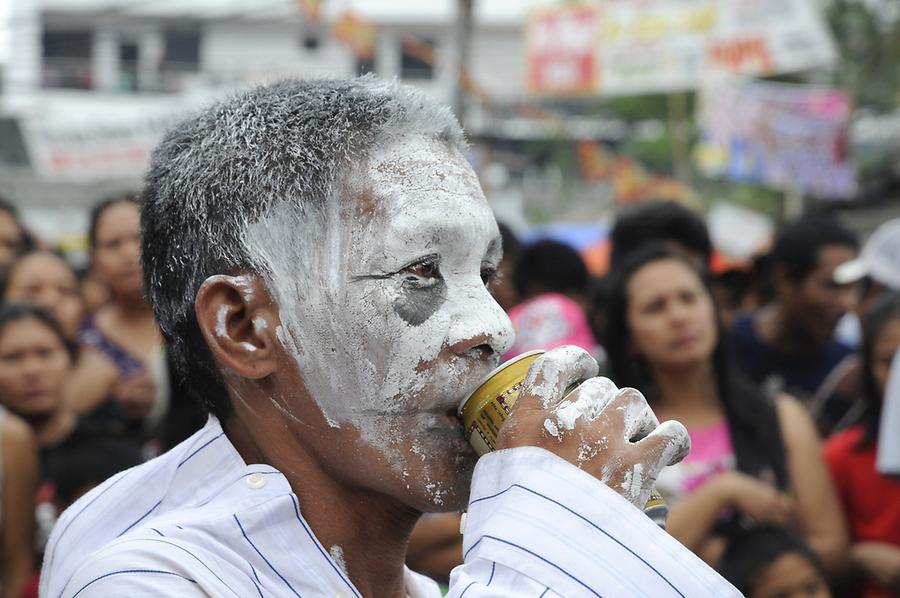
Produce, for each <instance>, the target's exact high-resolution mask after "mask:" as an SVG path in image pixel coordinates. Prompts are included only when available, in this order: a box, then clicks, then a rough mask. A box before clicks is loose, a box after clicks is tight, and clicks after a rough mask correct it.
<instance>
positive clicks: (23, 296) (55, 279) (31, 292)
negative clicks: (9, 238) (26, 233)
mask: <svg viewBox="0 0 900 598" xmlns="http://www.w3.org/2000/svg"><path fill="white" fill-rule="evenodd" d="M2 298H3V302H4V303H30V304H32V305H36V306H38V307H40V308H42V309H44V310H46V311H47V312H48V313H49V314H50V315H51V316H53V317H54V318H55V319H56V321H57V322H58V323H59V325H60V326H61V327H62V329H63V332H65V334H66V340H68V341H69V342H75V340H76V338H77V335H78V328H79V326H80V325H81V320H82V319H83V318H84V313H85V309H84V301H83V300H82V298H81V292H80V290H79V286H78V277H77V276H76V274H75V271H74V270H73V269H72V267H71V266H70V265H69V263H68V262H67V261H66V260H64V259H63V258H62V257H61V256H59V255H57V254H55V253H53V252H50V251H32V252H30V253H25V254H22V255H20V256H19V257H18V258H17V259H16V260H15V261H14V262H13V263H12V264H11V265H10V267H9V270H8V271H7V275H6V280H5V284H4V285H3V290H2Z"/></svg>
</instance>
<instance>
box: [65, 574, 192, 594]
mask: <svg viewBox="0 0 900 598" xmlns="http://www.w3.org/2000/svg"><path fill="white" fill-rule="evenodd" d="M126 573H157V574H160V575H173V576H175V577H180V578H181V579H183V580H185V581H189V582H191V583H197V582H196V581H195V580H193V579H191V578H190V577H185V576H184V575H179V574H177V573H174V572H172V571H162V570H160V569H123V570H121V571H112V572H110V573H106V574H105V575H101V576H100V577H95V578H94V579H92V580H91V581H89V582H88V583H86V584H85V585H84V587H82V588H81V589H80V590H78V591H77V592H75V593H74V594H72V598H76V596H78V594H80V593H82V592H83V591H85V590H86V589H87V588H88V587H89V586H90V585H92V584H95V583H97V582H98V581H100V580H101V579H105V578H107V577H112V576H113V575H124V574H126Z"/></svg>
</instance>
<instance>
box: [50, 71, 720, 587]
mask: <svg viewBox="0 0 900 598" xmlns="http://www.w3.org/2000/svg"><path fill="white" fill-rule="evenodd" d="M464 148H465V146H464V141H463V137H462V132H461V131H460V129H459V126H458V125H457V123H456V122H455V120H454V119H453V117H452V115H451V114H450V112H449V111H448V110H447V109H445V108H442V107H439V106H437V105H435V104H434V103H433V102H431V101H430V100H428V99H427V98H426V97H425V96H424V95H422V94H421V93H419V92H416V91H413V90H411V89H409V88H406V87H403V86H399V85H396V84H390V83H384V82H380V81H378V80H377V79H373V78H363V79H356V80H347V81H315V82H296V81H294V82H283V83H279V84H275V85H272V86H268V87H262V88H258V89H255V90H253V91H250V92H246V93H243V94H241V95H238V96H236V97H234V98H232V99H230V100H228V101H226V102H224V103H222V104H219V105H217V106H215V107H214V108H212V109H210V110H207V111H206V112H204V113H202V114H200V115H199V116H198V117H196V118H194V119H193V120H190V121H188V122H186V123H184V124H182V125H181V126H179V127H178V128H177V129H175V130H173V131H172V132H170V133H169V134H168V135H167V137H166V138H165V139H164V140H163V142H162V143H161V145H160V146H159V148H158V149H157V150H156V152H155V153H154V156H153V160H152V164H151V168H150V171H149V174H148V176H147V180H146V188H145V190H144V194H143V207H142V226H143V252H142V260H143V263H144V272H145V284H146V290H147V294H148V297H149V300H150V302H151V304H152V305H153V308H154V310H155V312H156V315H157V318H158V320H159V323H160V326H161V328H162V330H163V332H164V334H165V336H166V340H167V341H168V343H169V346H170V349H171V351H172V352H173V355H174V357H175V358H176V361H177V362H178V363H179V364H180V367H182V368H183V370H184V374H185V376H184V377H185V379H186V380H189V381H191V383H192V384H193V387H194V391H195V393H196V394H197V395H198V396H199V397H200V398H201V399H202V400H203V401H204V402H205V404H206V405H207V407H208V408H209V411H210V414H211V415H210V418H209V422H208V423H207V425H206V427H205V428H203V429H202V430H201V431H199V432H198V433H197V434H195V435H194V436H192V437H191V438H189V439H188V440H187V441H185V442H184V443H182V444H180V445H178V446H177V447H175V448H174V449H172V450H171V451H170V452H168V453H166V454H164V455H162V456H161V457H159V458H157V459H154V460H153V461H150V462H148V463H145V464H144V465H142V466H140V467H137V468H135V469H132V470H129V471H127V472H125V473H123V474H121V475H118V476H116V477H114V478H112V479H110V480H109V481H107V482H106V483H105V484H103V485H102V486H100V487H99V488H97V489H96V490H94V491H92V492H90V493H89V494H87V495H86V496H85V497H84V498H82V499H81V500H80V501H79V502H78V503H76V504H75V505H74V506H73V507H72V508H71V509H70V510H69V511H67V512H66V513H65V515H64V516H63V517H62V518H61V520H60V522H59V524H58V525H57V527H56V529H55V530H54V533H53V537H52V538H51V541H50V546H49V549H48V551H47V553H46V557H45V567H44V572H43V576H42V595H44V596H53V597H57V596H80V597H86V596H138V595H140V596H150V595H152V596H202V595H212V596H235V595H236V596H241V597H246V596H304V597H307V596H366V597H378V598H382V597H385V598H399V597H404V596H413V597H432V596H439V595H440V593H439V591H438V589H437V587H436V585H435V584H434V583H433V582H431V581H430V580H428V579H426V578H424V577H422V576H419V575H416V574H415V573H412V572H410V571H409V570H407V569H405V567H404V565H403V560H404V554H405V550H406V543H407V539H408V537H409V534H410V532H411V530H412V528H413V526H414V524H415V522H416V520H417V519H418V518H419V516H420V515H421V513H422V512H425V511H449V510H461V509H466V508H467V507H466V505H467V503H468V517H467V522H466V523H465V525H464V530H463V531H464V538H465V551H466V559H465V560H466V562H465V564H464V565H462V566H461V567H459V568H457V569H456V571H455V572H454V574H453V577H452V579H451V591H450V593H451V595H453V596H463V595H465V596H467V597H469V598H472V597H475V596H489V595H490V596H535V597H537V596H548V597H549V596H593V595H600V594H601V593H602V594H603V595H607V596H609V595H613V596H615V595H618V596H623V595H628V596H632V595H642V594H643V595H652V596H669V595H672V596H675V595H682V596H683V595H691V596H698V595H715V596H723V595H729V594H730V593H732V594H733V593H734V591H733V589H732V588H731V587H730V586H729V585H728V584H727V583H725V582H724V581H723V580H722V579H721V578H720V577H718V576H717V575H716V574H715V573H714V572H713V571H712V570H710V569H709V568H708V567H706V566H705V565H704V564H703V563H702V562H701V561H699V559H697V558H695V557H694V556H693V555H692V554H690V553H689V552H687V551H686V550H685V549H684V548H682V547H681V546H680V545H679V544H678V543H677V542H676V541H674V540H673V539H672V538H670V537H669V536H667V535H666V534H665V533H664V532H663V531H661V530H660V529H658V528H657V527H655V526H654V525H653V523H652V522H651V521H650V520H649V519H648V518H647V517H645V516H644V515H643V514H642V513H641V511H640V510H639V509H638V508H635V506H639V505H641V504H643V502H644V501H645V500H646V498H647V496H648V493H649V489H650V486H651V484H652V482H653V480H654V478H655V477H656V474H657V473H658V472H659V470H660V469H661V468H662V467H663V466H665V465H667V464H669V463H672V462H675V461H678V460H679V459H681V458H682V457H683V456H684V454H685V453H686V452H687V450H688V448H689V441H688V439H687V434H686V432H685V430H684V428H683V426H681V425H680V424H678V423H677V422H666V423H664V424H662V425H658V422H657V421H656V420H655V418H654V417H653V415H652V413H651V412H650V410H649V408H648V407H647V404H646V402H645V401H644V399H643V397H642V396H641V395H640V394H639V393H637V392H635V391H622V392H619V391H618V390H617V389H615V387H614V386H613V385H612V384H611V383H610V382H609V381H608V380H605V379H601V378H592V377H593V376H595V375H596V373H597V364H596V363H595V362H594V361H593V359H591V358H590V357H589V356H588V355H587V354H586V353H585V352H583V351H581V350H579V349H575V348H572V347H564V348H561V349H559V350H556V351H553V352H550V353H548V354H546V355H545V356H544V357H543V358H542V359H540V360H538V362H537V363H536V364H535V366H534V367H533V368H532V370H531V371H530V373H529V377H528V379H527V382H526V386H525V388H524V390H523V395H522V398H521V400H520V402H519V404H518V406H517V407H516V409H515V411H514V413H513V415H512V416H511V418H510V420H509V423H508V425H507V426H505V427H504V430H503V433H502V434H501V437H500V439H499V441H498V444H499V448H501V449H503V450H499V451H497V452H496V453H493V454H490V455H488V456H486V457H484V458H482V459H481V461H480V462H479V463H478V467H477V468H475V460H476V457H475V454H474V453H473V451H472V450H471V449H470V448H469V447H468V445H467V443H466V442H465V440H464V439H463V437H462V430H461V426H460V423H459V421H458V420H457V418H456V417H455V415H454V414H455V410H456V407H457V405H458V404H459V401H460V400H461V399H462V398H463V397H464V396H465V395H466V393H467V392H468V391H470V390H471V389H472V388H473V387H474V386H475V385H477V383H478V381H479V380H480V379H481V378H482V377H483V376H484V375H485V374H486V373H487V372H489V371H490V370H491V369H492V368H493V367H494V366H495V365H496V364H497V362H498V359H499V356H500V355H501V354H502V353H503V352H504V351H506V349H507V348H508V347H509V346H510V344H511V342H512V338H511V336H512V332H511V327H510V323H509V320H508V319H507V317H506V316H505V314H504V313H503V311H502V310H501V309H500V307H499V306H498V305H497V304H496V303H495V302H494V300H493V299H492V298H491V296H490V293H489V292H488V289H487V285H489V284H490V282H491V279H492V277H493V276H494V271H495V269H496V267H497V263H498V262H499V260H500V259H501V251H502V248H501V242H500V237H499V233H498V229H497V225H496V223H495V221H494V218H493V216H492V214H491V211H490V209H489V207H488V205H487V202H486V201H485V199H484V196H483V194H482V192H481V190H480V188H479V185H478V181H477V179H476V177H475V174H474V173H473V171H472V169H471V168H470V167H469V165H468V164H467V162H466V160H465V158H464V156H463V151H464ZM582 380H586V382H584V383H583V384H581V386H580V387H579V388H578V389H577V390H576V391H574V393H573V394H571V395H569V397H568V398H567V402H566V403H565V404H564V405H562V404H561V403H560V401H561V400H562V395H563V393H564V390H565V389H566V388H567V387H568V386H569V385H570V384H571V383H573V382H578V381H582ZM563 406H564V407H566V408H567V411H566V413H567V414H569V415H572V414H573V413H574V414H575V415H578V417H575V418H571V417H570V418H565V421H566V424H565V425H564V424H563V419H564V418H562V417H561V414H560V413H559V410H560V409H561V408H562V407H563ZM551 424H553V425H551ZM549 429H554V430H556V434H554V435H551V434H550V433H549V432H548V430H549ZM473 469H474V470H475V473H474V477H473ZM735 595H736V594H735Z"/></svg>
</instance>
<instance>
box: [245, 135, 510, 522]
mask: <svg viewBox="0 0 900 598" xmlns="http://www.w3.org/2000/svg"><path fill="white" fill-rule="evenodd" d="M358 179H359V180H358V181H356V182H355V183H354V182H352V183H351V186H355V187H357V189H356V190H355V191H354V192H352V193H351V194H350V195H351V196H352V197H353V198H354V201H351V202H344V203H343V205H342V206H340V207H339V208H336V209H340V212H339V213H336V212H335V211H332V212H331V213H330V214H329V218H328V224H327V225H326V226H325V233H324V234H323V235H322V236H321V238H317V239H312V238H310V235H304V234H303V233H302V232H300V233H298V231H297V228H296V226H295V225H292V222H291V220H290V219H289V218H288V219H285V218H284V214H272V215H271V216H270V217H269V218H267V219H266V220H264V221H262V222H260V223H259V224H258V225H257V226H254V227H252V228H251V231H250V238H249V239H248V244H249V245H250V247H251V248H253V250H254V251H255V252H256V253H257V254H260V253H261V254H262V256H263V259H264V261H265V262H266V264H265V265H266V266H267V267H268V268H267V269H268V270H269V271H270V272H271V275H272V280H271V281H270V287H271V288H272V289H273V291H274V295H275V297H276V300H277V302H278V305H279V315H280V318H281V327H280V329H279V330H277V332H278V338H279V339H280V340H281V342H282V343H283V344H284V346H285V347H286V348H287V349H288V350H289V351H290V352H291V353H292V354H293V356H294V357H295V359H296V362H297V364H298V367H299V371H300V372H301V374H302V377H303V381H304V384H305V385H306V387H307V390H308V391H309V393H310V394H311V396H312V398H313V399H314V400H315V401H316V402H317V403H318V405H319V408H320V409H321V411H322V413H323V414H324V415H325V417H326V418H327V420H328V421H329V423H330V424H331V425H332V426H334V427H341V428H343V427H345V426H347V425H349V426H350V427H352V428H353V429H355V430H356V431H358V433H359V440H360V441H361V442H362V443H363V444H364V445H366V446H367V447H371V448H372V449H375V451H376V452H377V453H378V454H380V455H381V456H382V457H383V459H384V461H385V462H386V463H388V464H389V468H390V469H391V471H390V472H389V473H387V474H386V475H388V476H389V477H391V478H395V479H400V480H401V481H402V482H403V483H404V484H405V485H406V486H407V488H409V491H410V492H413V493H416V494H421V495H424V496H427V497H428V499H429V501H430V502H431V503H432V504H438V503H440V502H441V501H444V499H445V498H446V497H447V495H448V493H451V494H452V493H455V492H457V491H458V490H457V488H456V487H457V486H459V485H460V484H461V483H463V484H464V485H466V486H467V484H465V483H464V482H465V479H467V478H465V479H463V477H461V476H468V475H470V474H471V471H470V470H471V466H472V464H473V463H474V453H473V451H472V450H471V449H470V448H469V447H468V445H467V443H466V442H465V441H464V439H463V437H462V431H461V426H460V425H459V422H458V420H457V419H456V417H455V408H456V406H457V405H458V403H459V401H460V399H461V398H462V397H464V396H465V395H466V393H467V392H468V391H469V390H471V388H472V387H473V386H474V385H475V384H477V383H478V381H479V380H480V379H481V378H482V377H483V376H484V375H485V374H486V373H487V372H489V371H490V370H491V369H492V368H493V367H495V366H496V365H497V362H498V361H499V356H500V355H501V354H502V353H503V352H505V351H506V350H507V349H508V348H509V346H510V344H511V342H512V327H511V325H510V322H509V319H508V318H507V317H506V314H505V313H504V312H503V310H502V309H501V308H500V307H499V306H498V305H497V304H496V302H495V301H494V300H493V298H492V297H491V295H490V293H489V292H488V290H487V288H486V287H485V282H484V280H483V277H484V276H485V275H489V274H490V273H492V272H493V271H494V270H495V269H496V267H497V265H498V263H499V261H500V258H501V247H500V237H499V233H498V229H497V225H496V222H495V220H494V217H493V214H492V213H491V210H490V208H489V207H488V204H487V202H486V200H485V199H484V195H483V194H482V192H481V189H480V187H479V185H478V181H477V178H476V177H475V174H474V172H473V171H472V169H471V167H470V166H469V165H468V164H467V163H466V161H465V159H464V158H463V156H462V155H460V154H459V152H457V151H455V150H454V151H450V150H448V149H447V148H446V146H445V145H443V144H442V143H440V142H436V141H430V140H426V139H423V138H407V139H404V140H402V141H401V142H398V143H394V144H392V145H390V146H388V147H387V148H384V149H382V150H379V151H376V152H375V153H374V155H373V156H372V159H371V160H370V162H369V164H368V169H367V170H366V171H365V172H364V173H363V176H360V177H358ZM331 203H332V204H335V205H338V204H340V202H338V201H337V200H334V201H332V202H331ZM273 230H280V231H282V233H281V234H279V233H274V234H273ZM285 231H286V232H285ZM280 243H286V244H288V245H291V244H293V246H294V248H295V251H296V248H297V246H298V245H299V246H300V249H302V250H304V252H302V253H300V254H299V255H300V257H299V258H298V256H297V255H292V253H293V252H291V253H287V252H284V251H283V249H282V248H283V245H282V246H280V247H279V244H280ZM260 248H262V251H260ZM306 249H308V251H305V250H306ZM297 281H300V282H297ZM276 400H277V399H276ZM284 407H285V409H287V410H288V411H290V410H291V409H292V405H291V404H290V399H289V398H288V399H286V400H285V403H284ZM465 491H467V487H466V488H465Z"/></svg>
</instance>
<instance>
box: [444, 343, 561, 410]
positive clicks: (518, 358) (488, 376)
mask: <svg viewBox="0 0 900 598" xmlns="http://www.w3.org/2000/svg"><path fill="white" fill-rule="evenodd" d="M542 353H546V351H544V350H543V349H533V350H531V351H525V352H524V353H519V354H518V355H516V356H515V357H513V358H512V359H508V360H506V361H504V362H503V363H501V364H500V365H498V366H497V367H495V368H494V369H492V370H491V371H490V372H489V373H488V374H486V375H485V376H484V377H483V378H482V379H481V380H480V381H479V382H478V384H477V385H476V386H475V388H474V390H472V392H470V393H469V394H467V395H466V396H465V398H464V399H463V400H462V401H460V403H459V407H457V408H456V414H457V415H459V416H462V412H463V407H465V405H466V403H468V402H469V399H471V398H472V395H474V394H475V393H476V392H478V391H479V390H481V387H482V386H484V384H485V382H487V381H488V380H490V379H491V378H493V377H494V374H496V373H497V372H499V371H501V370H505V369H506V368H508V367H509V366H511V365H512V364H514V363H516V362H517V361H521V360H523V359H525V358H526V357H531V356H533V355H540V354H542Z"/></svg>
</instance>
